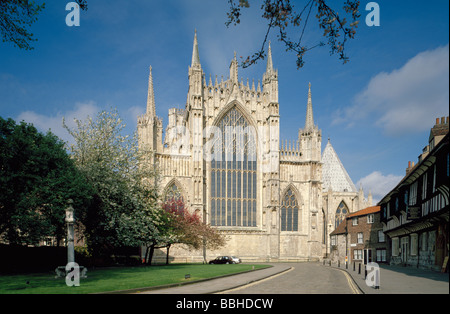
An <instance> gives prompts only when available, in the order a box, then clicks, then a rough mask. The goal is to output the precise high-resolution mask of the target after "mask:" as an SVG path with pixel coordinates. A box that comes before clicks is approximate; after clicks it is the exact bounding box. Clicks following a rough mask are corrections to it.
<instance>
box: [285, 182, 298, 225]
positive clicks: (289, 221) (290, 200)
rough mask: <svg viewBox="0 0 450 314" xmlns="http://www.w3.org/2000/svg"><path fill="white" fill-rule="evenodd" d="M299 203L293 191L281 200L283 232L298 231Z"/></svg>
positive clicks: (288, 191) (288, 192)
mask: <svg viewBox="0 0 450 314" xmlns="http://www.w3.org/2000/svg"><path fill="white" fill-rule="evenodd" d="M298 214H299V207H298V201H297V198H296V197H295V194H294V192H293V191H292V189H289V190H287V192H286V193H285V194H284V196H283V199H282V200H281V231H298Z"/></svg>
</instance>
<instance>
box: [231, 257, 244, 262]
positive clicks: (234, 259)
mask: <svg viewBox="0 0 450 314" xmlns="http://www.w3.org/2000/svg"><path fill="white" fill-rule="evenodd" d="M231 259H232V260H233V261H234V263H235V264H240V263H242V261H241V259H240V258H239V257H236V256H231Z"/></svg>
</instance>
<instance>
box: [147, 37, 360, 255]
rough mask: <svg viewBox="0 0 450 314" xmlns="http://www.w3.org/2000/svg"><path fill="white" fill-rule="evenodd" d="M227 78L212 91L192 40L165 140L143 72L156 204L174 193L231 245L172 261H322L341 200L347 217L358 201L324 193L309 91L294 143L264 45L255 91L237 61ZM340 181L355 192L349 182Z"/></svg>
mask: <svg viewBox="0 0 450 314" xmlns="http://www.w3.org/2000/svg"><path fill="white" fill-rule="evenodd" d="M229 70H230V75H229V77H228V79H227V80H223V78H222V79H221V80H220V81H218V79H217V77H216V78H215V80H214V82H213V80H212V78H211V76H209V80H208V82H207V79H206V75H205V73H204V72H203V69H202V66H201V63H200V57H199V45H198V41H197V34H195V38H194V45H193V53H192V61H191V66H190V67H189V71H188V82H189V91H188V95H187V100H186V104H185V109H170V110H169V121H168V124H167V127H166V129H165V137H164V138H163V124H162V119H161V118H159V117H157V116H156V113H155V111H156V110H155V98H154V91H153V74H152V69H151V68H150V77H149V92H148V102H147V112H146V113H145V114H144V115H143V116H141V117H139V118H138V133H139V138H140V149H142V150H145V151H146V152H147V153H148V156H149V162H153V163H154V164H155V165H156V166H157V168H158V169H159V172H160V175H161V180H160V187H161V193H162V195H163V197H165V195H169V194H170V195H173V193H176V195H178V197H182V198H183V200H184V202H185V204H186V206H187V207H188V208H189V209H190V210H191V211H197V212H198V213H199V214H200V215H202V217H203V219H204V221H205V222H207V223H208V224H211V225H212V226H214V227H216V228H218V229H219V230H220V231H221V232H223V233H225V234H226V236H227V238H228V241H227V245H226V247H224V248H222V249H220V250H217V251H215V252H212V251H206V252H205V251H199V252H192V251H188V250H185V249H184V248H183V247H177V248H173V249H171V253H172V254H173V256H172V257H173V258H174V259H175V260H181V261H202V260H203V259H207V260H209V259H211V258H212V257H215V256H217V255H236V256H239V257H240V258H241V259H243V260H244V261H250V260H251V261H278V260H293V261H305V260H319V259H320V258H322V257H323V256H324V255H326V254H327V253H328V252H329V244H328V243H327V242H328V234H329V232H331V231H332V230H331V229H329V228H328V224H331V225H333V224H334V220H335V215H336V209H337V208H338V205H339V204H340V203H341V202H342V201H343V200H344V199H345V200H346V202H347V203H348V210H349V211H350V212H353V211H355V210H358V209H359V206H360V203H361V202H360V201H359V199H360V198H361V197H362V198H364V195H363V194H361V192H362V191H361V192H360V193H358V192H357V191H356V189H352V190H351V191H348V190H347V191H341V190H340V189H338V190H333V189H334V186H327V190H326V191H325V192H324V191H323V189H324V185H323V176H322V170H323V167H324V164H323V162H322V156H321V145H322V134H321V131H320V130H319V128H318V126H317V125H315V124H314V118H313V106H312V94H311V84H310V86H309V93H308V100H307V110H306V122H305V126H304V128H302V129H300V130H299V134H298V140H297V141H296V142H295V143H292V142H289V143H288V142H284V143H283V142H281V141H280V115H279V105H280V104H279V102H278V71H277V70H276V69H275V68H274V66H273V61H272V54H271V48H270V44H269V51H268V58H267V66H266V71H265V73H264V75H263V78H262V81H258V83H257V84H256V85H255V81H254V80H253V81H252V83H251V85H250V83H249V80H248V79H247V80H246V83H245V82H244V80H243V79H242V78H241V79H240V80H239V74H238V62H237V59H236V54H235V56H234V58H233V59H232V60H231V63H230V68H229ZM330 145H331V144H330ZM336 157H337V156H336ZM331 162H334V161H331ZM341 166H342V164H341ZM342 168H343V166H342ZM344 171H345V169H344ZM346 180H349V181H350V184H351V185H352V186H353V183H351V180H350V178H349V177H348V175H347V178H346ZM333 230H334V229H333Z"/></svg>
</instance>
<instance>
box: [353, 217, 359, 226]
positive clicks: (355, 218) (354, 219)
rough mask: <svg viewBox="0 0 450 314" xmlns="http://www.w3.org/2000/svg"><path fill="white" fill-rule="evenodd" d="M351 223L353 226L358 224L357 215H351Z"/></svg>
mask: <svg viewBox="0 0 450 314" xmlns="http://www.w3.org/2000/svg"><path fill="white" fill-rule="evenodd" d="M352 225H353V226H357V225H358V217H353V218H352Z"/></svg>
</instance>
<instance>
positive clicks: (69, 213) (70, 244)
mask: <svg viewBox="0 0 450 314" xmlns="http://www.w3.org/2000/svg"><path fill="white" fill-rule="evenodd" d="M67 204H68V205H69V206H68V207H67V208H66V223H67V263H68V264H69V263H74V262H75V249H74V228H73V225H74V222H75V219H74V216H73V212H74V209H73V207H72V204H73V200H71V199H69V200H68V201H67Z"/></svg>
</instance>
